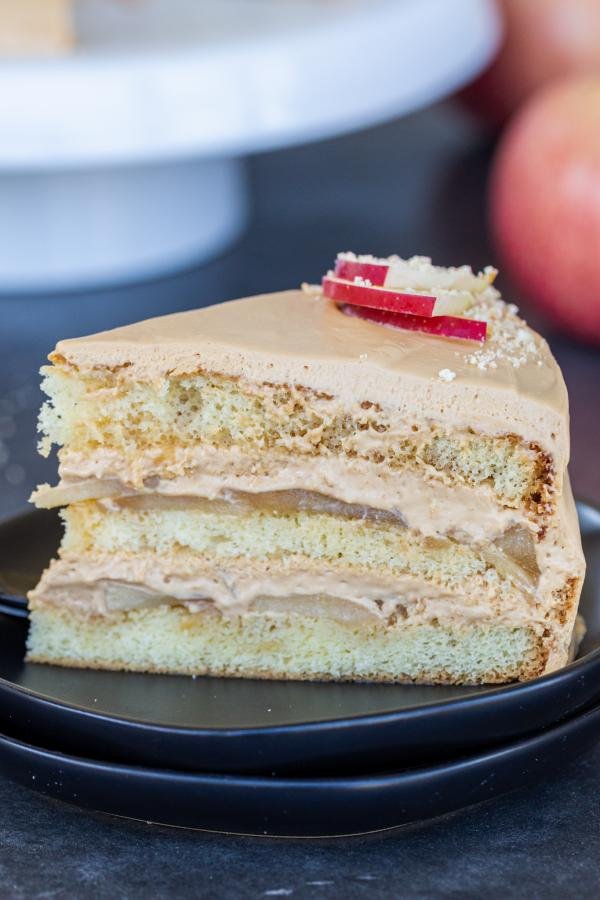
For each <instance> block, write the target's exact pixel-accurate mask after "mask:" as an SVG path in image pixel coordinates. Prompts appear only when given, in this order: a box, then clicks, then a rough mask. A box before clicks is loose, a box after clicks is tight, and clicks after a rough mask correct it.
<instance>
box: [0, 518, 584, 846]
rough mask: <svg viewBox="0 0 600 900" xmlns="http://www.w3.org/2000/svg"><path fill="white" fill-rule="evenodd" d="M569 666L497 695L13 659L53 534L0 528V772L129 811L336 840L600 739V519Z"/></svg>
mask: <svg viewBox="0 0 600 900" xmlns="http://www.w3.org/2000/svg"><path fill="white" fill-rule="evenodd" d="M578 508H579V516H580V521H581V526H582V532H583V536H584V547H585V552H586V557H587V560H588V576H587V579H586V585H585V588H584V594H583V600H582V612H583V615H584V617H585V619H586V623H587V627H588V631H587V635H586V637H585V640H584V642H583V644H582V646H581V649H580V655H579V658H578V659H577V660H576V661H575V662H574V663H572V664H571V665H570V666H568V667H566V668H565V669H562V670H561V671H559V672H556V673H554V674H552V675H548V676H545V677H543V678H539V679H536V680H535V681H532V682H529V683H526V684H516V685H507V686H505V687H500V688H493V689H487V688H473V687H471V688H464V687H463V688H458V687H420V686H410V685H379V684H357V685H350V684H317V683H297V682H290V683H283V682H266V681H262V682H261V681H241V680H239V681H238V680H227V679H217V678H195V679H192V678H185V677H174V676H157V675H136V674H123V673H116V672H94V671H80V670H76V669H61V668H57V667H53V666H37V665H27V664H25V663H23V654H24V646H25V637H26V632H27V618H26V613H25V610H24V605H23V600H22V597H23V595H24V593H25V591H26V590H28V589H29V587H30V586H32V585H33V584H34V583H35V581H36V580H37V578H38V576H39V573H40V571H41V569H42V568H43V567H44V566H45V565H46V563H47V560H48V558H49V557H50V556H51V555H52V554H53V553H54V551H55V549H56V546H57V543H58V540H59V525H58V518H57V516H56V515H55V514H54V513H43V512H34V513H30V514H27V515H25V516H22V517H20V518H16V519H12V520H9V521H6V522H5V523H3V524H2V525H0V596H1V597H2V598H3V599H2V600H0V731H1V732H2V734H1V735H0V771H2V772H3V773H4V774H6V775H8V776H9V777H12V778H14V779H15V780H17V781H20V782H21V783H23V784H26V785H28V786H29V787H33V788H34V789H36V790H39V791H41V792H42V793H45V794H49V795H51V796H53V797H57V798H59V799H62V800H65V801H67V802H71V803H76V804H78V805H80V806H83V807H86V808H90V809H96V810H102V811H105V812H109V813H114V814H117V815H122V816H129V817H132V818H138V819H144V820H147V821H152V822H161V823H164V824H170V825H180V826H189V827H196V828H204V829H211V830H217V831H229V832H243V833H251V834H275V835H337V834H352V833H358V832H366V831H374V830H378V829H382V828H389V827H394V826H397V825H402V824H405V823H408V822H413V821H416V820H419V819H424V818H427V817H430V816H438V815H441V814H443V813H445V812H449V811H451V810H454V809H458V808H460V807H463V806H468V805H470V804H473V803H477V802H479V801H481V800H485V799H489V798H490V797H493V796H495V795H498V794H501V793H503V792H506V791H508V790H512V789H514V788H516V787H519V786H520V785H522V784H530V783H531V782H532V781H534V780H535V779H536V778H542V777H546V776H547V775H548V774H549V773H550V772H552V771H555V770H560V769H561V768H562V767H563V766H564V764H565V763H566V762H567V761H568V760H569V759H571V758H573V757H575V756H576V755H578V754H580V753H581V752H583V751H584V750H585V749H586V748H587V747H588V746H589V745H590V744H591V743H593V742H594V741H595V740H597V739H598V738H599V737H600V511H598V510H597V509H595V508H593V507H592V506H590V505H587V504H582V503H580V504H579V507H578Z"/></svg>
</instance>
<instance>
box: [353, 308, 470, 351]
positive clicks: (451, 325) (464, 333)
mask: <svg viewBox="0 0 600 900" xmlns="http://www.w3.org/2000/svg"><path fill="white" fill-rule="evenodd" d="M340 309H341V311H342V312H343V313H345V314H346V315H347V316H355V317H356V318H359V319H366V320H367V321H369V322H374V323H375V324H377V325H388V326H390V327H392V328H400V329H403V330H405V331H422V332H425V333H426V334H437V335H439V336H440V337H452V338H462V339H463V340H466V341H479V342H481V341H485V338H486V334H487V323H486V322H480V321H479V320H478V319H461V318H460V317H459V316H414V315H410V314H409V315H407V314H403V313H397V312H390V311H389V310H383V309H366V308H364V307H362V308H361V307H359V306H352V305H350V304H344V305H343V306H341V307H340Z"/></svg>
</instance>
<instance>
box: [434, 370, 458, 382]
mask: <svg viewBox="0 0 600 900" xmlns="http://www.w3.org/2000/svg"><path fill="white" fill-rule="evenodd" d="M438 378H441V380H442V381H448V382H450V381H454V379H455V378H456V372H453V371H452V369H440V371H439V372H438Z"/></svg>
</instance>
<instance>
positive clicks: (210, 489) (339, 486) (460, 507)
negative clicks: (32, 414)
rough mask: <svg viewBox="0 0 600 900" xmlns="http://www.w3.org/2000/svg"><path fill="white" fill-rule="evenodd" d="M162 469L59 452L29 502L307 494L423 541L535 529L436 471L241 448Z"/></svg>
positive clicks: (191, 456) (483, 493)
mask: <svg viewBox="0 0 600 900" xmlns="http://www.w3.org/2000/svg"><path fill="white" fill-rule="evenodd" d="M160 468H161V466H160V462H159V461H158V460H157V459H156V457H155V455H154V454H152V453H146V454H144V453H140V454H139V455H138V456H137V457H136V458H135V459H131V460H126V459H123V457H122V456H121V455H120V454H119V453H117V452H111V451H109V450H106V449H99V450H98V451H97V452H96V453H95V455H94V457H93V458H90V457H89V455H88V454H77V453H73V452H68V451H63V452H62V454H61V464H60V470H59V471H60V475H61V482H60V484H59V486H58V488H48V487H47V486H42V487H41V488H40V489H38V491H36V492H35V493H34V495H33V497H32V500H33V502H35V503H36V505H38V506H42V507H50V506H54V505H64V504H66V503H70V502H75V500H82V499H97V498H102V497H119V496H125V495H127V494H131V493H132V492H139V493H155V494H160V495H164V496H169V497H184V496H186V497H204V498H206V499H209V500H216V499H225V500H227V499H231V498H230V496H229V495H230V492H232V491H236V492H241V493H246V494H252V495H257V494H260V493H266V492H274V491H310V492H314V493H318V494H320V495H324V496H326V497H329V498H333V499H335V500H338V501H340V502H341V503H345V504H349V505H360V506H361V507H363V508H364V507H370V508H372V509H375V510H385V511H387V512H390V513H392V515H393V516H394V517H396V518H398V519H400V520H401V521H402V522H403V523H404V524H405V525H406V526H407V527H408V528H411V529H414V530H416V531H419V532H420V533H421V534H423V535H425V536H429V537H442V536H452V537H454V538H456V539H457V540H464V541H468V542H478V541H492V540H494V539H495V538H497V537H498V536H499V535H501V534H503V533H504V532H505V531H507V530H508V529H509V528H511V527H512V526H516V525H519V526H523V527H524V528H527V529H528V530H530V531H535V525H534V524H533V523H532V522H531V521H530V520H529V519H528V518H527V517H526V516H525V514H524V512H523V511H522V510H517V509H510V508H505V507H502V506H501V505H500V504H499V503H498V501H497V499H496V498H495V496H494V494H493V492H492V490H491V489H490V488H489V487H488V486H487V485H481V486H480V487H477V488H474V487H470V486H467V485H460V484H452V483H450V480H449V479H448V478H444V477H443V476H441V475H440V473H439V472H435V471H434V470H431V472H430V473H427V474H423V472H421V471H420V472H417V471H414V470H411V469H402V470H397V471H393V470H390V469H387V468H384V467H383V466H379V465H377V464H374V463H370V462H367V461H365V460H361V459H344V458H340V457H333V456H332V457H319V458H318V459H315V458H313V457H302V456H295V457H287V456H282V455H281V454H276V453H270V452H265V453H264V454H261V456H260V457H259V458H256V459H252V458H251V457H249V455H248V454H247V453H244V451H243V450H240V449H239V448H228V449H223V448H216V447H212V446H210V445H201V446H200V445H199V446H197V447H195V448H185V449H182V450H181V451H180V452H178V453H176V458H175V462H174V463H173V464H171V465H170V466H168V467H166V469H164V475H165V477H160V476H157V475H156V472H157V470H159V469H160ZM84 481H85V482H86V485H85V487H83V488H82V487H81V483H82V482H84ZM88 488H89V493H87V491H88ZM71 489H73V490H74V491H75V489H78V490H79V494H78V493H77V492H75V493H73V492H71V493H68V491H69V490H71ZM82 491H83V493H82ZM86 494H87V495H86ZM71 498H73V499H71Z"/></svg>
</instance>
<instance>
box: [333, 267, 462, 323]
mask: <svg viewBox="0 0 600 900" xmlns="http://www.w3.org/2000/svg"><path fill="white" fill-rule="evenodd" d="M323 294H324V295H325V297H327V298H328V299H329V300H336V301H337V302H338V303H350V304H351V305H352V306H366V307H369V308H370V309H385V310H387V311H388V312H397V313H410V314H411V315H413V316H446V315H452V314H456V313H461V312H463V311H464V310H465V309H467V307H468V306H470V305H471V303H472V299H471V298H470V297H469V296H468V295H464V294H462V293H460V294H457V295H456V296H454V295H448V294H444V295H442V296H438V297H436V296H434V295H433V294H425V293H417V292H415V291H399V290H389V289H388V288H382V287H377V286H376V285H373V284H368V283H364V282H363V280H362V279H361V278H360V276H358V277H357V280H356V281H346V280H344V279H341V278H336V277H335V276H334V275H326V276H325V277H324V278H323Z"/></svg>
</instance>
